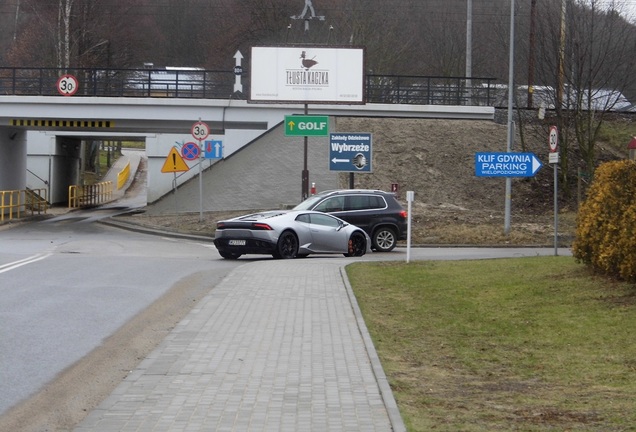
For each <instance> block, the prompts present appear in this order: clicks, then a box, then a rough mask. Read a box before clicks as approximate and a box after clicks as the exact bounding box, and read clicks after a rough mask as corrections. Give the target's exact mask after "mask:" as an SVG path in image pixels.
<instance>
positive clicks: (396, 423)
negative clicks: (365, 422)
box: [340, 266, 406, 432]
mask: <svg viewBox="0 0 636 432" xmlns="http://www.w3.org/2000/svg"><path fill="white" fill-rule="evenodd" d="M340 276H341V277H342V282H343V284H344V286H345V289H346V290H347V296H348V297H349V302H350V303H351V309H352V310H353V314H354V315H355V317H356V324H357V326H358V331H359V332H360V335H361V336H362V340H363V342H364V346H365V349H366V351H367V355H368V356H369V362H370V363H371V369H372V370H373V374H374V375H375V380H376V381H377V383H378V388H379V390H380V395H381V396H382V401H383V402H384V406H385V408H386V411H387V414H388V415H389V422H390V423H391V429H392V430H393V431H394V432H406V426H405V425H404V421H403V420H402V416H401V415H400V410H399V409H398V406H397V402H396V401H395V398H394V397H393V391H392V390H391V386H390V385H389V381H388V379H387V378H386V375H385V373H384V369H383V368H382V363H381V362H380V357H379V356H378V353H377V352H376V350H375V346H374V345H373V341H372V340H371V335H370V334H369V329H368V328H367V325H366V324H365V322H364V318H363V317H362V312H361V311H360V306H358V301H357V300H356V297H355V295H354V293H353V289H352V288H351V284H350V283H349V278H348V277H347V272H346V271H345V266H342V267H340Z"/></svg>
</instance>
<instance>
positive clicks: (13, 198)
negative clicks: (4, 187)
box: [0, 189, 49, 222]
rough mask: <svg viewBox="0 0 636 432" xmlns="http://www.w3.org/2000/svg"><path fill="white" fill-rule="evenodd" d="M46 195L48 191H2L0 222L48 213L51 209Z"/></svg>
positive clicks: (0, 193)
mask: <svg viewBox="0 0 636 432" xmlns="http://www.w3.org/2000/svg"><path fill="white" fill-rule="evenodd" d="M46 194H47V191H46V189H21V190H10V191H0V222H4V221H5V219H7V220H13V219H15V218H20V217H22V216H23V215H30V216H33V215H34V214H35V213H36V212H37V214H41V213H46V210H47V209H48V208H49V204H48V200H47V195H46Z"/></svg>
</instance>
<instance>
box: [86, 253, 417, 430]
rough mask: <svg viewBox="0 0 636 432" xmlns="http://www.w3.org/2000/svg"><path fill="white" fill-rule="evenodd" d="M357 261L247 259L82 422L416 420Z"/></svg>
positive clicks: (362, 426) (172, 425)
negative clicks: (350, 271) (364, 311)
mask: <svg viewBox="0 0 636 432" xmlns="http://www.w3.org/2000/svg"><path fill="white" fill-rule="evenodd" d="M349 262H351V261H350V260H346V259H341V258H313V259H312V258H309V259H300V260H293V261H286V260H271V259H266V260H262V261H256V262H250V263H247V264H245V265H243V266H240V267H238V268H237V269H235V270H234V271H233V272H232V273H230V275H228V277H227V278H226V279H224V281H223V282H221V284H219V285H217V286H216V287H214V288H213V289H212V290H211V291H210V293H209V294H208V296H207V297H206V298H205V299H203V300H202V301H201V303H200V304H199V305H198V307H197V308H196V309H193V310H192V311H191V313H190V314H189V315H188V316H187V317H186V318H185V319H184V320H183V321H182V322H181V323H180V324H179V325H178V326H177V327H175V329H174V330H173V331H172V332H171V333H170V334H169V335H168V337H167V338H166V339H165V340H164V341H163V342H162V344H160V346H158V347H157V349H156V350H155V351H153V352H152V353H151V354H150V355H149V356H148V357H147V358H146V359H144V360H143V361H142V362H141V363H140V364H139V366H138V367H137V369H135V370H134V371H132V372H131V374H130V375H129V376H128V377H127V378H126V379H125V380H124V381H123V382H122V383H121V384H120V385H119V386H118V387H117V388H116V390H115V391H114V392H113V393H112V394H111V395H110V397H108V398H107V399H106V400H105V401H104V402H103V403H102V404H101V405H100V406H99V407H98V408H97V409H95V410H94V411H93V412H91V413H90V414H89V415H88V416H87V418H86V419H85V420H84V421H83V422H82V423H81V424H80V425H78V427H77V428H76V429H75V431H76V432H88V431H100V432H110V431H144V432H145V431H170V432H173V431H290V432H291V431H365V432H367V431H392V430H396V431H403V430H405V428H404V425H403V423H402V420H401V418H400V416H399V413H398V411H397V407H396V405H395V401H394V399H393V396H392V394H391V392H390V389H389V386H388V384H387V382H386V378H385V376H384V373H383V372H382V369H381V367H380V364H379V361H378V359H377V356H376V353H375V350H374V348H373V346H372V344H371V342H370V337H369V335H368V333H367V331H366V327H365V325H364V322H363V321H362V319H361V317H360V315H359V310H358V307H357V304H356V302H355V299H354V298H353V295H352V294H351V292H350V287H349V285H348V282H347V281H346V278H343V272H342V268H343V266H344V265H345V264H347V263H349Z"/></svg>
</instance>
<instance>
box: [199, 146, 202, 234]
mask: <svg viewBox="0 0 636 432" xmlns="http://www.w3.org/2000/svg"><path fill="white" fill-rule="evenodd" d="M199 148H202V147H201V141H200V140H199ZM199 222H203V150H201V152H200V153H199Z"/></svg>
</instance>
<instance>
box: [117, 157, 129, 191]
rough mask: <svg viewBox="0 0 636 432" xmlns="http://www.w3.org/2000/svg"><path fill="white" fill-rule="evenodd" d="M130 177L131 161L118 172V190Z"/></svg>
mask: <svg viewBox="0 0 636 432" xmlns="http://www.w3.org/2000/svg"><path fill="white" fill-rule="evenodd" d="M129 178H130V162H128V163H127V164H126V166H125V167H124V169H123V170H121V171H119V172H118V173H117V190H120V189H121V188H123V187H124V185H125V184H126V182H127V181H128V179H129Z"/></svg>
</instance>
